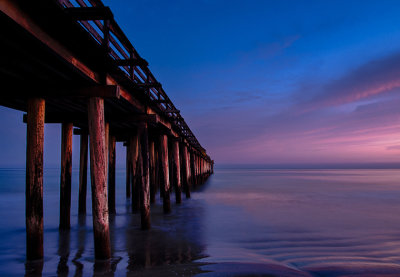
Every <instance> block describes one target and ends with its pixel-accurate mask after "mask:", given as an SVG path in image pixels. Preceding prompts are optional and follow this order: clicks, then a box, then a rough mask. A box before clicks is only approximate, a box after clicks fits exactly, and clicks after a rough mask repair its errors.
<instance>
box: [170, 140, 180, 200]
mask: <svg viewBox="0 0 400 277" xmlns="http://www.w3.org/2000/svg"><path fill="white" fill-rule="evenodd" d="M172 156H173V159H172V162H173V167H172V180H173V182H174V186H175V200H176V203H177V204H179V203H182V196H181V195H182V188H181V164H180V159H179V157H180V156H179V141H178V139H174V140H173V141H172Z"/></svg>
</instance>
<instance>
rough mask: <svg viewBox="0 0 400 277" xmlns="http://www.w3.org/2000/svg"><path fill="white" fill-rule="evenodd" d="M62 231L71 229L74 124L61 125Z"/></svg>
mask: <svg viewBox="0 0 400 277" xmlns="http://www.w3.org/2000/svg"><path fill="white" fill-rule="evenodd" d="M61 129H62V131H61V178H60V179H61V180H60V225H59V228H60V229H69V228H71V223H70V213H71V173H72V131H73V124H72V123H62V125H61Z"/></svg>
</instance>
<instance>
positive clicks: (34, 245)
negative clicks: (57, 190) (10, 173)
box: [25, 98, 45, 260]
mask: <svg viewBox="0 0 400 277" xmlns="http://www.w3.org/2000/svg"><path fill="white" fill-rule="evenodd" d="M44 112H45V100H44V99H41V98H32V99H29V100H28V112H27V140H26V142H27V143H26V191H25V197H26V207H25V209H26V219H25V220H26V257H27V259H28V260H37V259H42V258H43V139H44Z"/></svg>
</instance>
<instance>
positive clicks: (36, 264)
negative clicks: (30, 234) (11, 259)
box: [25, 260, 44, 277]
mask: <svg viewBox="0 0 400 277" xmlns="http://www.w3.org/2000/svg"><path fill="white" fill-rule="evenodd" d="M43 265H44V262H43V260H38V261H28V262H26V263H25V277H31V276H42V271H43Z"/></svg>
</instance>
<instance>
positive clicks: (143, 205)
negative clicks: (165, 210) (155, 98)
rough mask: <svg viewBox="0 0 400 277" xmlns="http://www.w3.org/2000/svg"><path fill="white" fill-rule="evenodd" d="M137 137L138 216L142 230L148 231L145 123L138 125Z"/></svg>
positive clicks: (146, 132) (147, 156)
mask: <svg viewBox="0 0 400 277" xmlns="http://www.w3.org/2000/svg"><path fill="white" fill-rule="evenodd" d="M138 137H139V149H140V152H139V157H138V158H139V164H140V165H139V167H140V175H139V176H138V177H139V180H140V183H139V184H138V185H140V214H141V226H142V229H144V230H147V229H150V226H151V225H150V174H149V141H148V127H147V123H140V124H139V128H138Z"/></svg>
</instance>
